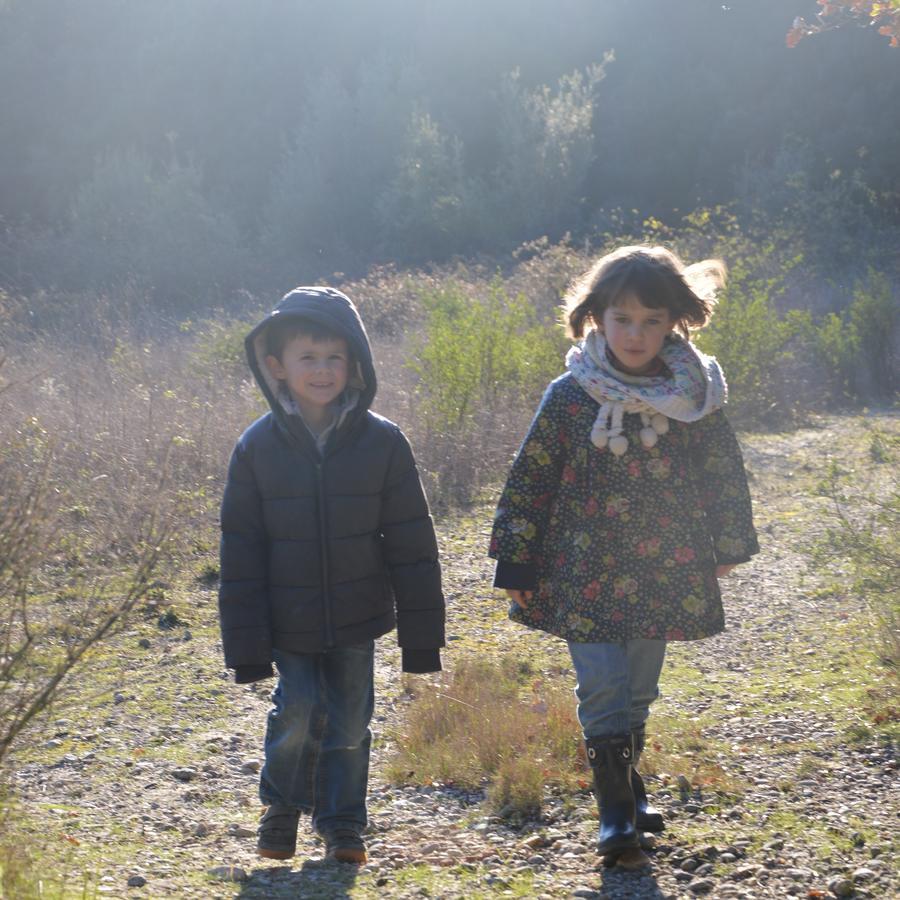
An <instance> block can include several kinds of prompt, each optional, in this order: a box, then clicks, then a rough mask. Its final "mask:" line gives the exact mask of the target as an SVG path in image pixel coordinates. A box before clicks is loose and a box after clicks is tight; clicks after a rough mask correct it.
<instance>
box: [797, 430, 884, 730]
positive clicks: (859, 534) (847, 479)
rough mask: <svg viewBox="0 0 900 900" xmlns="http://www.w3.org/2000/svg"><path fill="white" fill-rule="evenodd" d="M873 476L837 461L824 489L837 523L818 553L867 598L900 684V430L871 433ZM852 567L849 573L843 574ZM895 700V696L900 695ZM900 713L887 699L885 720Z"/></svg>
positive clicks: (843, 583) (826, 567)
mask: <svg viewBox="0 0 900 900" xmlns="http://www.w3.org/2000/svg"><path fill="white" fill-rule="evenodd" d="M868 454H869V458H868V459H867V460H866V470H867V473H868V474H867V477H866V479H865V484H862V483H861V482H860V479H859V477H858V473H854V472H848V471H844V470H842V469H840V468H839V467H836V466H833V467H832V470H831V473H830V475H829V478H828V479H827V481H826V482H825V483H824V484H823V485H822V487H821V490H822V492H823V493H825V494H826V495H827V496H829V497H830V499H831V501H832V523H833V524H832V525H831V527H830V528H829V529H828V532H827V536H826V537H825V539H824V540H823V541H822V542H821V543H820V544H819V546H818V547H817V548H816V550H815V552H814V559H815V561H816V563H817V564H818V565H819V566H820V567H821V568H822V570H823V571H824V572H825V573H828V574H832V573H833V570H834V568H835V566H836V565H837V566H838V567H839V568H840V569H841V575H840V576H838V577H834V576H833V574H832V577H833V579H834V581H833V588H834V589H835V590H837V591H840V592H841V593H848V594H851V595H852V596H854V597H856V598H859V599H860V600H862V601H863V602H864V603H865V605H866V608H867V609H868V611H869V614H870V616H871V637H872V639H873V640H874V641H875V642H876V644H877V646H878V651H879V657H880V659H881V661H882V663H883V664H884V666H885V667H886V669H887V671H888V672H889V673H890V674H891V675H892V676H893V679H894V686H895V688H896V687H898V686H900V590H898V584H900V487H898V485H897V479H896V471H897V466H898V464H900V434H897V433H890V432H884V431H880V430H873V431H871V432H870V434H869V436H868ZM845 567H849V578H847V577H846V576H844V575H843V572H844V570H845ZM894 699H895V698H894ZM897 718H900V710H898V709H897V708H896V706H895V705H894V703H893V699H892V698H887V697H886V698H884V709H883V710H882V713H881V720H882V721H885V722H887V721H891V720H892V719H893V720H894V721H896V720H897Z"/></svg>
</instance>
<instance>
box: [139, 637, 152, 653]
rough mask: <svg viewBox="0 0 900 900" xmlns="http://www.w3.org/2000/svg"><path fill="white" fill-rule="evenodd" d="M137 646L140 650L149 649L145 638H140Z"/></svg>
mask: <svg viewBox="0 0 900 900" xmlns="http://www.w3.org/2000/svg"><path fill="white" fill-rule="evenodd" d="M138 647H140V648H141V650H149V649H150V641H148V640H147V638H141V639H140V640H139V641H138Z"/></svg>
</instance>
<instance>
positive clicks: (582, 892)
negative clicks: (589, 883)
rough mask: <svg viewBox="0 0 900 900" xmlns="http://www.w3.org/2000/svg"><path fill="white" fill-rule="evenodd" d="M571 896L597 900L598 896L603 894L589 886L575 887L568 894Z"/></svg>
mask: <svg viewBox="0 0 900 900" xmlns="http://www.w3.org/2000/svg"><path fill="white" fill-rule="evenodd" d="M569 896H571V897H585V898H588V900H598V898H600V897H602V896H603V894H601V893H600V891H595V890H594V889H593V888H591V887H584V886H582V887H577V888H575V890H574V891H572V893H571V894H570V895H569Z"/></svg>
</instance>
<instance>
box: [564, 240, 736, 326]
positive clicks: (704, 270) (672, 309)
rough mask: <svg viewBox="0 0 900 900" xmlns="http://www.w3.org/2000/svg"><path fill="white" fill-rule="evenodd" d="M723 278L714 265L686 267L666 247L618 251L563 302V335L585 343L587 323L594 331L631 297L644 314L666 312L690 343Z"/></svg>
mask: <svg viewBox="0 0 900 900" xmlns="http://www.w3.org/2000/svg"><path fill="white" fill-rule="evenodd" d="M725 272H726V269H725V263H723V262H722V261H721V260H718V259H704V260H703V261H702V262H698V263H694V265H691V266H685V265H684V263H683V262H682V261H681V260H680V259H679V258H678V257H677V256H676V255H675V254H674V253H672V251H671V250H667V249H666V248H665V247H647V246H634V247H621V248H620V249H618V250H614V251H613V252H612V253H608V254H607V255H606V256H603V257H601V258H600V259H599V260H597V262H595V263H594V265H593V266H591V268H590V269H588V271H587V272H586V273H585V274H584V275H583V276H582V277H581V278H579V279H578V280H577V281H576V282H575V283H574V284H573V285H572V287H571V288H570V289H569V291H568V292H567V294H566V296H565V297H564V298H563V311H564V317H565V325H566V332H567V334H568V335H569V337H571V338H581V337H584V333H585V330H586V329H585V324H586V323H587V322H588V320H590V321H591V322H593V323H594V324H595V325H596V324H597V323H599V322H600V320H601V319H602V317H603V313H604V312H605V311H606V309H607V308H608V307H610V306H615V305H616V303H618V302H619V301H620V300H621V299H622V298H623V297H624V296H626V295H627V294H633V295H634V296H635V297H637V299H638V300H639V301H640V303H641V305H643V306H646V307H647V308H648V309H666V310H668V311H669V314H670V315H671V316H672V318H673V319H674V320H675V330H676V331H678V332H679V333H680V334H682V335H683V336H684V337H688V335H689V333H690V331H691V330H692V329H697V328H702V327H703V326H704V325H706V323H707V322H708V321H709V319H710V316H711V315H712V311H713V307H714V306H715V303H716V291H717V290H718V289H719V288H720V287H721V286H722V285H723V284H724V283H725Z"/></svg>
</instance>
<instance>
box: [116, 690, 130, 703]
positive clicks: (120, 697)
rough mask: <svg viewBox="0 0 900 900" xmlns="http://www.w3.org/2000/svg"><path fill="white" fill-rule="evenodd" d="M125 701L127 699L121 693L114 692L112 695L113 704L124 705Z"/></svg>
mask: <svg viewBox="0 0 900 900" xmlns="http://www.w3.org/2000/svg"><path fill="white" fill-rule="evenodd" d="M127 699H128V698H127V697H126V696H125V695H124V694H123V693H122V692H121V691H116V692H115V694H113V703H115V704H119V703H124V702H125V701H126V700H127Z"/></svg>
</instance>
